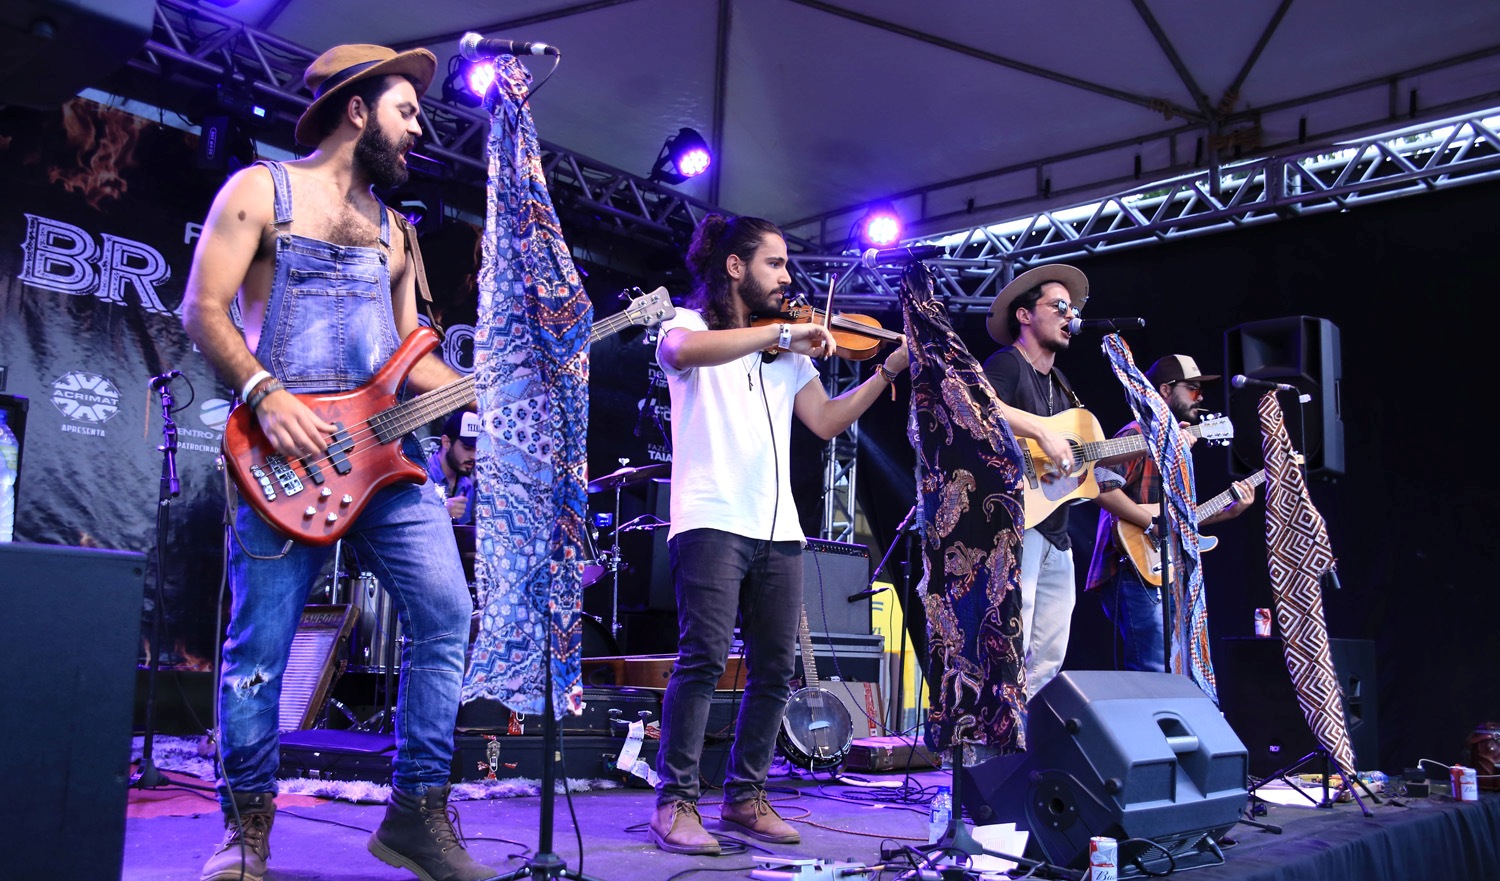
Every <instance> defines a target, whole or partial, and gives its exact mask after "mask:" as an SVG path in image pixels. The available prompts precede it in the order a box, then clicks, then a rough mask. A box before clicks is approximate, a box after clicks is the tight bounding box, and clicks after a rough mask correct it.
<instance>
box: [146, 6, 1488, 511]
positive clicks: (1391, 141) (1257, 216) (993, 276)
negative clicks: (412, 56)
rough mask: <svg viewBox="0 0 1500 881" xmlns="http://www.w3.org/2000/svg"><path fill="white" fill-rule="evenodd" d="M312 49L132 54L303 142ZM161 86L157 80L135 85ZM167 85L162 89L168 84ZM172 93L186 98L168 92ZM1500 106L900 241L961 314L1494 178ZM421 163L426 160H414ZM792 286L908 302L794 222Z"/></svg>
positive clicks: (839, 459) (849, 301)
mask: <svg viewBox="0 0 1500 881" xmlns="http://www.w3.org/2000/svg"><path fill="white" fill-rule="evenodd" d="M315 57H316V53H314V52H312V51H311V50H308V49H306V48H304V47H302V46H298V45H295V44H293V43H290V42H288V41H286V40H282V39H280V38H277V37H274V36H272V35H270V34H267V33H264V32H261V31H258V30H256V29H255V28H253V27H250V26H248V25H246V24H244V23H243V22H239V21H236V20H234V19H231V18H229V17H227V16H223V15H219V14H217V13H215V12H213V11H212V10H209V9H206V8H204V7H202V6H196V5H193V4H192V3H189V2H184V0H158V2H157V7H156V14H155V24H154V28H153V32H152V35H151V38H150V39H149V40H148V41H147V43H146V45H145V47H144V48H143V49H142V51H141V53H140V54H139V55H138V56H137V57H136V58H134V59H133V60H132V61H131V62H130V64H129V67H130V68H131V69H133V70H135V71H140V72H144V73H146V74H149V75H153V76H155V77H158V78H160V79H162V80H164V81H165V80H173V81H176V82H178V83H179V84H180V83H183V82H188V83H195V84H197V85H198V86H200V87H214V88H219V89H226V88H228V89H232V90H233V91H235V92H236V93H239V94H243V95H247V96H254V99H255V100H256V101H257V102H260V101H264V102H265V103H266V104H267V105H268V106H269V108H270V109H271V111H272V117H273V118H274V119H278V120H281V121H283V122H286V123H287V124H286V125H283V126H281V127H280V128H281V129H283V130H284V131H277V132H269V131H268V132H266V133H265V142H266V143H275V139H276V138H277V137H279V138H281V140H282V143H280V144H276V145H277V146H281V147H284V148H286V149H295V146H294V145H293V144H292V143H291V129H292V126H291V125H290V123H291V122H293V121H295V119H296V118H297V116H299V115H300V114H301V112H302V110H303V109H304V108H305V107H306V106H307V104H308V101H309V96H308V95H307V94H306V93H305V91H304V90H303V88H302V73H303V71H304V70H305V69H306V68H307V65H308V64H309V63H310V62H311V61H312V60H313V59H314V58H315ZM437 93H440V90H439V89H434V90H432V91H431V92H429V95H428V97H427V98H425V99H424V100H423V102H422V108H423V113H424V115H425V117H426V125H424V128H426V129H427V130H428V132H429V133H430V135H429V138H428V140H427V142H426V143H424V144H423V145H422V147H421V150H420V152H422V153H424V154H426V155H427V156H428V157H429V158H431V159H434V160H437V162H436V163H434V165H439V164H444V163H445V164H446V169H445V171H444V174H446V175H448V176H451V177H452V178H453V179H456V180H459V181H464V182H471V183H472V184H473V185H474V186H475V187H477V188H482V187H483V186H484V185H485V182H486V166H485V161H484V146H485V138H486V133H487V132H488V128H489V116H488V114H486V113H485V112H484V111H482V110H479V109H475V108H466V107H457V106H453V105H451V104H447V103H444V102H442V101H441V100H438V96H437ZM123 97H126V98H138V99H143V100H148V101H149V100H153V96H143V95H124V96H123ZM155 100H158V101H160V100H161V99H160V98H159V97H157V98H155ZM166 109H171V110H180V108H175V107H167V108H166ZM1497 131H1500V110H1488V111H1482V112H1475V113H1470V114H1466V115H1460V116H1454V117H1451V118H1449V119H1447V120H1443V121H1440V122H1436V123H1424V124H1422V125H1420V126H1415V127H1412V128H1409V129H1405V130H1401V131H1395V132H1388V133H1385V134H1381V135H1378V136H1372V137H1368V138H1363V139H1358V140H1351V141H1347V142H1343V143H1340V144H1337V145H1333V146H1328V145H1324V146H1320V147H1316V148H1309V149H1307V150H1305V151H1302V152H1298V153H1295V154H1283V155H1277V156H1269V157H1263V158H1257V159H1250V160H1246V161H1241V162H1236V163H1233V164H1229V165H1224V166H1221V167H1219V168H1218V169H1205V170H1203V171H1200V172H1197V173H1194V174H1189V175H1184V176H1181V177H1177V178H1173V179H1170V180H1167V181H1159V182H1155V183H1151V184H1146V185H1142V186H1140V187H1136V188H1134V189H1131V190H1127V191H1124V192H1121V193H1118V194H1115V195H1113V196H1109V197H1106V198H1104V199H1101V200H1098V201H1093V202H1087V203H1082V204H1079V205H1075V206H1071V207H1067V208H1059V209H1050V210H1046V211H1040V212H1037V213H1035V214H1032V215H1030V216H1026V217H1020V218H1017V219H1015V220H1013V221H1009V222H1006V223H1000V224H991V225H986V226H982V227H973V228H968V229H958V230H954V231H951V232H949V233H945V234H939V235H932V236H926V237H923V238H920V239H914V240H910V241H906V242H903V243H902V244H903V245H915V244H939V245H942V246H943V247H944V248H945V249H946V251H947V254H948V255H949V256H947V257H943V258H937V259H932V260H929V261H927V264H928V266H930V267H931V268H932V269H933V271H934V273H935V275H936V282H935V286H934V289H935V293H936V295H937V297H938V298H939V300H940V301H942V302H944V303H946V304H947V305H948V307H949V308H950V309H951V310H952V311H953V313H954V314H955V317H957V316H959V315H962V314H963V313H966V312H968V311H970V310H985V309H987V308H988V306H989V303H990V301H991V300H992V299H993V298H994V296H995V294H996V293H997V292H998V291H999V289H1000V288H1001V287H1003V286H1004V285H1005V283H1006V282H1007V281H1009V280H1010V279H1011V278H1013V277H1014V276H1015V273H1017V272H1020V271H1024V270H1025V269H1027V268H1029V267H1031V266H1034V265H1038V264H1041V263H1047V262H1055V261H1062V260H1073V259H1079V258H1086V257H1089V256H1092V255H1096V254H1102V253H1108V252H1111V251H1118V250H1122V249H1126V248H1137V247H1145V246H1148V245H1154V244H1162V243H1166V242H1169V241H1172V240H1175V239H1180V238H1183V237H1186V236H1197V235H1205V234H1210V233H1215V232H1224V231H1231V230H1235V229H1243V228H1248V227H1251V226H1256V225H1260V224H1264V223H1272V222H1275V221H1279V220H1287V219H1292V218H1296V217H1301V216H1306V215H1312V214H1318V213H1323V212H1329V211H1349V210H1352V209H1357V208H1359V207H1360V206H1363V205H1365V204H1369V203H1373V202H1379V201H1384V200H1386V199H1393V198H1400V197H1404V196H1412V195H1419V194H1422V193H1430V192H1435V191H1440V190H1445V189H1451V188H1453V187H1458V186H1465V185H1469V184H1475V183H1481V182H1484V181H1489V180H1493V179H1495V178H1496V176H1497V175H1500V134H1497ZM541 146H542V155H543V158H542V161H543V167H544V170H545V173H546V178H547V185H548V188H549V191H550V193H551V195H552V197H553V200H554V201H555V202H556V203H557V204H558V206H559V208H560V209H561V208H564V207H566V208H572V209H579V210H581V211H584V212H588V213H591V214H592V216H593V217H594V222H595V224H597V225H599V226H601V227H606V228H608V229H609V230H611V231H613V232H615V233H617V234H619V235H621V236H623V237H626V238H629V239H634V240H637V241H640V242H642V243H649V244H651V245H653V246H661V245H670V246H673V247H675V248H677V249H678V250H681V249H683V248H685V246H686V243H687V242H688V240H689V239H690V237H691V235H692V231H693V228H694V227H695V226H696V225H697V223H698V221H699V219H701V218H702V217H703V216H704V215H705V214H708V213H710V212H715V211H720V212H721V213H728V212H722V211H721V209H719V208H717V207H716V206H713V205H711V204H709V203H706V202H701V201H698V200H695V199H692V198H690V197H688V196H685V195H683V194H681V193H678V192H676V191H674V190H671V189H669V188H667V187H664V186H661V185H660V184H658V183H656V182H653V181H649V180H646V179H645V178H642V177H639V176H636V175H632V174H629V173H627V172H625V171H622V170H620V169H617V168H614V167H612V166H609V165H606V164H604V163H602V162H598V161H596V160H593V159H590V158H588V157H585V156H581V155H579V154H577V153H574V152H571V151H569V150H566V149H563V148H561V147H558V146H556V145H553V144H548V143H546V142H545V141H544V142H542V145H541ZM413 167H414V169H415V168H417V167H418V166H417V164H416V163H414V164H413ZM788 242H789V244H790V245H791V247H792V249H793V254H792V256H791V260H790V272H791V275H792V279H793V285H792V286H793V290H795V291H800V292H802V293H806V294H807V295H808V296H809V297H810V298H811V299H812V300H813V301H814V302H815V303H817V304H818V305H820V306H821V305H822V304H823V303H824V302H825V301H826V297H827V295H828V292H829V291H830V290H832V291H833V292H834V294H835V296H834V304H835V306H834V308H835V311H838V310H842V311H889V310H894V309H898V308H899V303H898V300H897V288H898V286H899V283H900V272H901V266H900V265H899V264H891V265H884V266H877V267H874V268H868V267H865V266H862V265H861V264H860V260H859V257H858V256H857V255H850V254H826V253H818V247H817V246H816V245H814V244H813V243H811V242H808V241H805V240H802V239H799V238H796V237H792V236H789V237H788ZM834 363H835V364H836V365H838V366H836V367H835V368H834V369H832V370H831V371H830V372H829V375H828V376H827V377H826V379H825V382H826V383H827V384H828V388H829V392H830V394H831V395H832V394H837V393H839V392H841V391H843V390H845V389H847V388H848V387H850V386H851V385H852V384H853V383H857V381H858V379H859V378H860V371H859V370H858V366H857V365H843V364H839V363H838V362H837V361H835V362H834ZM857 445H858V434H857V433H856V430H855V429H850V431H848V432H846V433H845V434H844V435H842V436H840V437H839V438H836V439H835V440H834V441H832V442H830V444H829V446H828V449H827V454H826V455H827V459H826V474H825V492H824V498H823V502H824V510H823V529H822V535H823V537H824V538H828V539H832V540H840V541H849V540H853V537H854V530H855V522H856V512H857V503H856V500H855V499H856V497H855V477H856V468H855V464H856V463H855V459H856V457H855V452H856V449H857Z"/></svg>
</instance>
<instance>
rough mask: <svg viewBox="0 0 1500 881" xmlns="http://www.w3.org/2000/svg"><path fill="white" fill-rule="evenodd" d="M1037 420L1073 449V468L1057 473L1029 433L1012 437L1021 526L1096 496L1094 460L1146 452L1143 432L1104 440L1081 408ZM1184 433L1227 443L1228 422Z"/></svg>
mask: <svg viewBox="0 0 1500 881" xmlns="http://www.w3.org/2000/svg"><path fill="white" fill-rule="evenodd" d="M1039 418H1040V419H1041V420H1042V422H1044V423H1046V425H1047V427H1048V428H1050V429H1051V430H1052V431H1054V432H1057V433H1058V434H1060V435H1062V436H1063V437H1064V438H1065V439H1066V440H1067V442H1068V447H1069V448H1070V449H1071V450H1072V451H1073V470H1072V471H1070V472H1068V473H1067V474H1058V473H1057V472H1058V471H1059V469H1058V468H1057V466H1056V465H1055V464H1054V463H1053V462H1052V460H1051V459H1049V458H1047V455H1046V454H1045V453H1043V452H1042V448H1041V447H1040V446H1039V445H1038V444H1037V442H1036V441H1034V440H1032V439H1031V438H1029V437H1018V438H1016V440H1018V441H1020V442H1021V454H1022V456H1023V457H1024V458H1025V460H1026V480H1025V483H1023V484H1022V486H1021V489H1022V491H1023V497H1022V502H1023V504H1024V505H1025V508H1026V526H1025V528H1026V529H1031V528H1032V527H1034V526H1036V525H1037V524H1038V523H1041V522H1042V521H1043V520H1046V519H1047V518H1048V517H1049V516H1050V515H1051V514H1052V512H1053V511H1055V510H1057V508H1058V506H1060V505H1062V504H1063V503H1064V502H1066V503H1068V504H1076V503H1078V502H1082V501H1085V500H1087V499H1092V498H1095V497H1097V496H1098V495H1099V483H1098V481H1096V480H1095V479H1094V463H1095V462H1097V461H1099V460H1100V459H1109V458H1112V457H1114V456H1122V455H1125V454H1127V453H1144V452H1145V451H1146V438H1145V436H1144V435H1141V434H1130V435H1125V436H1124V437H1111V438H1106V437H1105V436H1104V430H1103V429H1102V428H1100V427H1099V420H1098V419H1095V418H1094V414H1092V413H1090V412H1089V411H1087V410H1085V409H1083V408H1082V407H1077V408H1075V409H1072V410H1064V411H1062V412H1061V413H1058V414H1056V415H1055V416H1042V417H1039ZM1186 431H1187V432H1188V434H1191V435H1192V436H1193V437H1196V438H1200V439H1203V440H1209V441H1216V442H1227V441H1228V440H1229V439H1231V438H1233V437H1234V425H1233V424H1232V423H1231V422H1230V421H1229V419H1228V418H1227V417H1225V416H1210V417H1208V418H1206V419H1204V420H1203V421H1202V422H1200V423H1198V424H1197V425H1194V426H1192V427H1191V428H1188V429H1186ZM1046 471H1050V472H1051V473H1052V475H1054V476H1053V477H1052V479H1050V480H1043V479H1042V474H1043V473H1044V472H1046Z"/></svg>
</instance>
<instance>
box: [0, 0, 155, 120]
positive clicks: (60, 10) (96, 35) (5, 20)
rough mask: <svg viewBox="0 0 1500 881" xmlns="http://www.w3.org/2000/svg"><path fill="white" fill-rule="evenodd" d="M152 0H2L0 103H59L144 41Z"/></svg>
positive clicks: (45, 105) (96, 81)
mask: <svg viewBox="0 0 1500 881" xmlns="http://www.w3.org/2000/svg"><path fill="white" fill-rule="evenodd" d="M155 13H156V3H155V2H154V0H6V2H5V3H4V4H3V5H0V105H4V104H15V105H18V106H21V107H34V108H38V109H46V108H50V107H59V106H61V105H63V104H65V103H67V101H68V99H70V98H72V97H73V96H74V95H76V94H78V93H79V92H81V91H83V90H84V89H86V88H89V87H90V86H97V85H99V83H100V82H101V81H102V80H103V79H104V78H105V77H107V76H109V75H110V74H113V73H114V72H115V71H117V70H119V69H120V68H121V67H123V66H124V65H125V63H126V62H127V61H129V60H130V59H131V58H132V57H133V56H135V55H136V54H137V53H138V52H140V51H141V47H143V46H145V45H146V39H147V38H148V37H150V36H151V24H152V20H153V16H154V15H155Z"/></svg>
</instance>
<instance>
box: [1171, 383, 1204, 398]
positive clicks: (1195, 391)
mask: <svg viewBox="0 0 1500 881" xmlns="http://www.w3.org/2000/svg"><path fill="white" fill-rule="evenodd" d="M1167 385H1180V386H1182V387H1183V388H1185V389H1187V393H1188V394H1190V395H1192V396H1193V397H1195V398H1201V397H1203V383H1201V382H1189V381H1187V380H1185V379H1174V380H1172V381H1171V382H1169V383H1167Z"/></svg>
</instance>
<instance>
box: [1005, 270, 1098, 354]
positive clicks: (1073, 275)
mask: <svg viewBox="0 0 1500 881" xmlns="http://www.w3.org/2000/svg"><path fill="white" fill-rule="evenodd" d="M1048 281H1055V282H1058V283H1059V284H1061V285H1062V286H1063V287H1065V288H1067V289H1068V301H1069V302H1071V303H1072V304H1073V308H1074V309H1080V310H1081V309H1082V308H1083V304H1084V303H1086V302H1088V298H1089V279H1088V276H1086V275H1084V274H1083V270H1081V269H1079V268H1078V267H1076V266H1069V265H1068V264H1066V263H1049V264H1047V265H1046V266H1038V267H1036V268H1035V269H1028V270H1026V271H1025V272H1023V273H1021V274H1020V275H1018V276H1016V277H1015V278H1014V279H1012V280H1011V282H1010V284H1008V285H1006V286H1005V287H1004V288H1001V290H1000V293H998V294H996V295H995V300H994V302H992V303H990V311H989V318H988V319H986V320H985V322H984V326H985V329H986V330H988V331H989V332H990V339H992V340H994V341H995V342H997V343H999V344H1000V345H1002V346H1008V345H1010V344H1011V343H1013V342H1015V340H1014V339H1013V338H1012V337H1011V335H1010V322H1009V321H1008V319H1009V317H1010V313H1011V311H1012V310H1011V305H1010V304H1011V303H1013V302H1015V300H1016V297H1019V296H1021V295H1022V294H1024V293H1026V292H1027V291H1029V290H1031V289H1032V288H1034V287H1036V286H1037V285H1039V284H1041V283H1043V282H1048Z"/></svg>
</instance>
